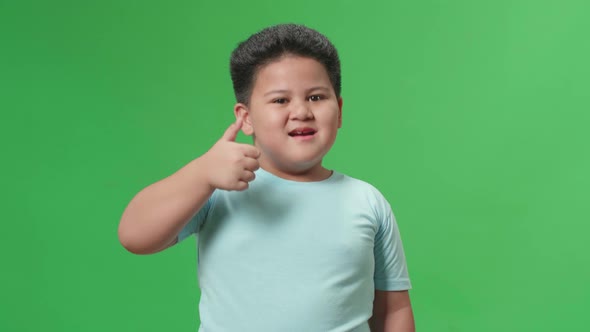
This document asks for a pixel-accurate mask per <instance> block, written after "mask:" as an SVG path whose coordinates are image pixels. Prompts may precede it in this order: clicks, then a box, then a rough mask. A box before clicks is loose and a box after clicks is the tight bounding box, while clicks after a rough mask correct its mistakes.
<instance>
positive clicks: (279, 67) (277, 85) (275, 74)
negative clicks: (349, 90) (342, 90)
mask: <svg viewBox="0 0 590 332" xmlns="http://www.w3.org/2000/svg"><path fill="white" fill-rule="evenodd" d="M253 83H254V86H253V88H254V90H264V92H263V93H266V91H268V90H285V91H286V90H291V89H298V88H305V89H311V88H324V89H330V88H331V84H330V78H329V76H328V72H327V71H326V69H325V68H324V66H323V65H322V64H321V63H320V62H318V61H317V60H315V59H312V58H307V57H295V56H290V57H282V58H280V59H278V60H277V61H273V62H271V63H268V64H266V65H264V66H262V67H261V68H259V69H258V71H257V73H256V76H255V80H254V82H253ZM259 92H262V91H259Z"/></svg>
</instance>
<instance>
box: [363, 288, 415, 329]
mask: <svg viewBox="0 0 590 332" xmlns="http://www.w3.org/2000/svg"><path fill="white" fill-rule="evenodd" d="M369 326H370V327H371V332H415V331H416V329H415V326H414V314H413V312H412V305H411V303H410V295H409V293H408V291H380V290H375V300H374V301H373V316H372V317H371V319H369Z"/></svg>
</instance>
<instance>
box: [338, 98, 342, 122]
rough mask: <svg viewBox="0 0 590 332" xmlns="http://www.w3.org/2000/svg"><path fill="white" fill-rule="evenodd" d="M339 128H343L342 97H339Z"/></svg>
mask: <svg viewBox="0 0 590 332" xmlns="http://www.w3.org/2000/svg"><path fill="white" fill-rule="evenodd" d="M338 128H342V97H340V98H338Z"/></svg>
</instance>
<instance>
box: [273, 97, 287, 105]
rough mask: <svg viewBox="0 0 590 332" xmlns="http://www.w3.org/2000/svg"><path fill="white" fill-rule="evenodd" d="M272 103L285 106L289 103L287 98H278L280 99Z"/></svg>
mask: <svg viewBox="0 0 590 332" xmlns="http://www.w3.org/2000/svg"><path fill="white" fill-rule="evenodd" d="M272 102H273V103H275V104H284V103H286V102H287V99H286V98H278V99H275V100H273V101H272Z"/></svg>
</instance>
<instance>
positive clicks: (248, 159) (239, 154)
mask: <svg viewBox="0 0 590 332" xmlns="http://www.w3.org/2000/svg"><path fill="white" fill-rule="evenodd" d="M242 122H243V119H242V118H241V117H240V118H238V119H237V120H236V122H235V123H233V124H232V125H230V126H229V128H227V130H226V131H225V133H224V134H223V136H222V137H221V138H220V139H219V140H218V141H217V142H216V143H215V144H214V145H213V147H211V149H209V151H207V153H205V154H204V155H203V156H202V157H201V159H202V160H203V162H204V165H205V167H206V174H207V175H208V176H207V177H208V182H209V185H210V186H211V187H213V188H215V189H223V190H240V191H241V190H246V189H248V182H250V181H252V180H254V177H255V176H254V171H256V170H257V169H258V168H259V167H260V165H259V164H258V158H259V157H260V151H259V150H258V149H257V148H256V147H254V146H252V145H249V144H241V143H236V136H237V135H238V132H239V131H240V128H242Z"/></svg>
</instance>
